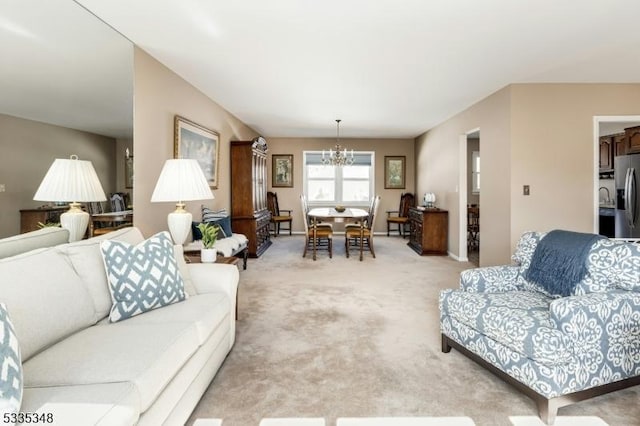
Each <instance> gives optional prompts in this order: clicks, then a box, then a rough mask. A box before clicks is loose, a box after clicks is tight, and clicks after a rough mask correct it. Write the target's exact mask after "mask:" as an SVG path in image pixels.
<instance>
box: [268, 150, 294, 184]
mask: <svg viewBox="0 0 640 426" xmlns="http://www.w3.org/2000/svg"><path fill="white" fill-rule="evenodd" d="M271 186H272V187H274V188H293V155H291V154H284V155H280V154H278V155H276V154H274V155H272V156H271Z"/></svg>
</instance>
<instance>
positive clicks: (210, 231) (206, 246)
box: [198, 223, 219, 263]
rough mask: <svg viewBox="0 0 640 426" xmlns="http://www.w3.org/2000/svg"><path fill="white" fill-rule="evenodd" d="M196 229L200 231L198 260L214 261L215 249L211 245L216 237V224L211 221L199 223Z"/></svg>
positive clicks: (203, 261)
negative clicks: (200, 239)
mask: <svg viewBox="0 0 640 426" xmlns="http://www.w3.org/2000/svg"><path fill="white" fill-rule="evenodd" d="M198 229H199V230H200V232H201V233H202V250H201V251H200V261H201V262H202V263H212V262H215V261H216V249H214V248H213V246H214V245H215V243H216V240H217V239H218V229H219V227H218V225H214V224H212V223H200V224H198Z"/></svg>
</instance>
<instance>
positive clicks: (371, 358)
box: [188, 236, 640, 426]
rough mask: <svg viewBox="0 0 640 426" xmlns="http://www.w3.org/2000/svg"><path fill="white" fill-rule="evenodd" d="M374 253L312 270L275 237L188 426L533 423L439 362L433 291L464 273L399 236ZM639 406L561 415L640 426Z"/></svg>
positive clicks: (507, 398)
mask: <svg viewBox="0 0 640 426" xmlns="http://www.w3.org/2000/svg"><path fill="white" fill-rule="evenodd" d="M375 244H376V255H377V258H376V259H373V258H372V257H371V255H370V254H369V253H365V259H364V261H363V262H360V261H359V260H358V257H357V256H352V257H351V258H349V259H346V258H345V256H344V246H343V240H342V239H341V238H337V239H336V247H335V250H334V257H333V259H329V258H328V256H327V253H326V252H323V253H320V254H319V259H318V260H317V261H315V262H314V261H313V260H311V258H310V257H308V258H306V259H303V258H302V256H301V254H302V245H303V237H301V236H293V237H289V236H281V237H278V238H276V239H274V244H273V245H272V246H271V247H270V248H269V250H267V251H266V252H265V254H264V255H263V256H262V257H261V258H260V259H257V260H253V259H252V260H250V263H249V266H248V269H247V270H246V271H242V272H241V274H240V290H239V320H238V323H237V326H238V327H237V338H236V344H235V347H234V348H233V350H232V351H231V353H230V354H229V356H228V358H227V359H226V361H225V363H224V365H223V366H222V368H221V369H220V371H219V372H218V375H217V376H216V378H215V379H214V380H213V382H212V383H211V386H210V387H209V389H208V391H207V392H206V393H205V395H204V396H203V397H202V400H201V401H200V403H199V405H198V406H197V407H196V409H195V411H194V412H193V414H192V416H191V419H190V421H189V423H188V424H192V423H193V421H194V420H195V419H197V418H221V419H224V423H223V424H224V426H250V425H251V426H253V425H257V424H258V423H259V422H260V419H262V418H269V417H271V418H275V417H322V418H325V419H326V420H327V424H335V423H336V419H337V418H338V417H390V416H437V417H446V416H467V417H470V418H471V419H472V420H473V421H474V422H475V424H476V425H479V426H484V425H491V426H493V425H514V424H515V423H514V419H517V418H519V419H525V418H526V419H529V420H530V421H532V423H528V424H532V425H533V424H542V423H541V422H540V423H539V422H537V418H536V416H537V410H536V406H535V404H534V403H533V401H532V400H530V399H529V398H527V397H525V396H524V395H522V394H521V393H519V392H518V391H516V390H515V389H514V388H512V387H511V386H509V385H507V384H505V383H504V382H502V381H501V380H499V379H498V378H496V377H495V376H493V375H492V374H491V373H489V372H487V371H486V370H484V369H483V368H481V367H479V366H478V365H476V364H475V363H474V362H472V361H470V360H469V359H468V358H466V357H464V356H462V355H461V354H460V353H458V352H456V351H455V350H452V351H451V353H449V354H443V353H441V351H440V332H439V325H438V294H439V291H440V290H441V289H444V288H449V287H457V283H458V275H459V273H460V271H461V270H463V269H465V268H468V267H470V266H472V265H470V264H469V263H459V262H456V261H454V260H452V259H450V258H447V257H420V256H418V255H416V254H415V253H414V252H413V251H412V250H410V249H409V248H408V247H407V246H406V240H404V241H403V240H402V238H399V237H386V236H380V237H377V236H376V238H375ZM639 397H640V387H635V388H632V389H627V390H623V391H619V392H616V393H613V394H610V395H605V396H601V397H598V398H595V399H592V400H588V401H583V402H581V403H579V404H574V405H573V406H570V407H565V408H561V409H560V412H559V415H560V416H595V417H599V418H600V419H602V420H603V421H604V422H606V423H607V424H609V425H611V426H618V425H620V426H631V425H640V404H638V401H639ZM574 419H576V417H574ZM578 419H579V418H578ZM567 420H569V419H567ZM573 423H574V422H573V421H570V422H565V421H563V422H562V423H560V424H563V425H565V424H573ZM519 424H522V423H519ZM575 424H576V425H579V424H580V421H579V420H576V422H575Z"/></svg>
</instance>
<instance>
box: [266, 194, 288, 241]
mask: <svg viewBox="0 0 640 426" xmlns="http://www.w3.org/2000/svg"><path fill="white" fill-rule="evenodd" d="M267 208H268V209H269V211H270V212H271V225H273V236H274V237H277V236H278V235H280V226H281V225H282V224H285V223H286V224H287V226H288V228H285V230H286V229H288V230H289V235H291V223H292V222H293V217H291V210H287V209H281V208H280V205H279V204H278V194H277V193H275V192H271V191H268V192H267Z"/></svg>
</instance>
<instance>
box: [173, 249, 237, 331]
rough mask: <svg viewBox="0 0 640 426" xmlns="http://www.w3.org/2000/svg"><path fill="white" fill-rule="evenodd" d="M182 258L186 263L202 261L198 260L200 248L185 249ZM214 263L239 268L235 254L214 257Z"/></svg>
mask: <svg viewBox="0 0 640 426" xmlns="http://www.w3.org/2000/svg"><path fill="white" fill-rule="evenodd" d="M184 260H185V261H186V262H187V263H202V262H201V260H200V250H195V251H191V250H189V251H185V252H184ZM215 263H224V264H226V265H235V266H236V267H238V269H240V266H239V265H238V263H240V258H238V257H235V256H231V257H226V256H218V257H217V258H216V261H215ZM238 289H240V282H238ZM237 320H238V291H236V321H237Z"/></svg>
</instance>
